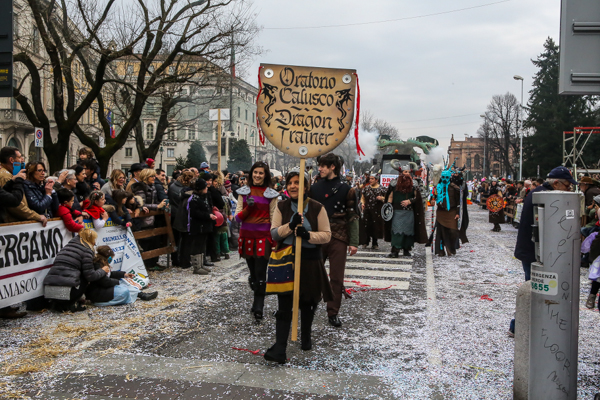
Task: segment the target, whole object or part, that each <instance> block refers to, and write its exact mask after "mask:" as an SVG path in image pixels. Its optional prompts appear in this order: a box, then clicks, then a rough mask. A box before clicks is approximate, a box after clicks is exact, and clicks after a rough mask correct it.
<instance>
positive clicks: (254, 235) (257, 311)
mask: <svg viewBox="0 0 600 400" xmlns="http://www.w3.org/2000/svg"><path fill="white" fill-rule="evenodd" d="M250 179H251V182H250V184H249V185H248V186H244V187H241V188H240V189H238V195H239V198H238V203H237V208H236V212H235V218H236V220H237V221H238V222H240V223H241V227H240V236H239V239H238V251H239V253H240V256H241V257H243V258H245V259H246V262H247V263H248V270H249V272H250V275H249V277H248V283H249V284H250V288H251V289H252V291H253V292H254V302H253V303H252V309H251V312H252V314H254V318H255V319H256V320H257V321H258V320H261V319H262V317H263V308H264V304H265V289H266V285H267V283H266V280H267V263H268V261H269V256H270V255H271V242H272V239H271V221H272V218H273V214H274V212H275V209H276V208H277V197H278V196H279V193H277V191H276V190H274V189H272V188H271V171H270V170H269V166H268V165H267V164H266V163H265V162H263V161H258V162H256V163H254V165H253V166H252V168H250Z"/></svg>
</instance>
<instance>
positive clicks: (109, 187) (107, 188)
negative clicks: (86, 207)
mask: <svg viewBox="0 0 600 400" xmlns="http://www.w3.org/2000/svg"><path fill="white" fill-rule="evenodd" d="M122 189H123V190H125V187H124V186H123V188H122ZM114 190H115V187H114V186H113V184H112V182H111V181H107V182H106V183H105V184H104V186H102V188H101V189H100V191H101V192H102V193H104V195H105V196H112V192H113V191H114Z"/></svg>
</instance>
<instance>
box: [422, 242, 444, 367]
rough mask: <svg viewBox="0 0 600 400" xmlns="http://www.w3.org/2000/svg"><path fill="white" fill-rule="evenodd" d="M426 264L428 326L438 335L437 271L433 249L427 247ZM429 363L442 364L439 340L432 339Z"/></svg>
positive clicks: (434, 335) (433, 335)
mask: <svg viewBox="0 0 600 400" xmlns="http://www.w3.org/2000/svg"><path fill="white" fill-rule="evenodd" d="M425 265H426V271H427V273H426V275H427V319H428V320H429V322H428V324H427V326H428V327H429V329H430V330H431V331H433V333H432V335H431V337H437V336H436V332H437V331H438V328H437V322H438V305H437V298H436V293H435V273H434V271H433V257H432V256H431V249H430V248H429V247H427V248H426V249H425ZM428 360H429V363H430V364H433V365H442V358H441V353H440V350H439V348H438V344H437V341H435V340H432V341H431V343H430V344H429V357H428Z"/></svg>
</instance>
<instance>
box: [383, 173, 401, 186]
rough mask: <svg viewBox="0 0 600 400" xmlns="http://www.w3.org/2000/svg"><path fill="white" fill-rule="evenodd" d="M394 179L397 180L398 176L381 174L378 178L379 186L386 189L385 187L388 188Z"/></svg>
mask: <svg viewBox="0 0 600 400" xmlns="http://www.w3.org/2000/svg"><path fill="white" fill-rule="evenodd" d="M394 179H398V175H394V174H382V175H381V177H380V178H379V184H380V185H381V186H383V187H385V188H386V187H388V186H390V182H391V181H393V180H394Z"/></svg>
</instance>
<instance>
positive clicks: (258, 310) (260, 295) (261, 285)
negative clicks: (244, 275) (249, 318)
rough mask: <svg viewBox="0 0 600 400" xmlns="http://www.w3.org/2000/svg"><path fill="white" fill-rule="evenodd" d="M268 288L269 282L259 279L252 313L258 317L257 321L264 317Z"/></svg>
mask: <svg viewBox="0 0 600 400" xmlns="http://www.w3.org/2000/svg"><path fill="white" fill-rule="evenodd" d="M266 289H267V283H266V282H264V281H259V282H258V283H257V284H256V289H255V290H254V303H252V314H254V318H256V320H257V321H260V320H261V319H262V318H263V309H264V306H265V291H266Z"/></svg>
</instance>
